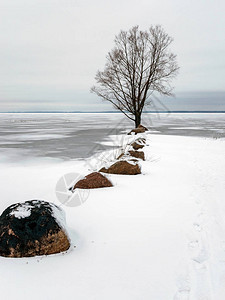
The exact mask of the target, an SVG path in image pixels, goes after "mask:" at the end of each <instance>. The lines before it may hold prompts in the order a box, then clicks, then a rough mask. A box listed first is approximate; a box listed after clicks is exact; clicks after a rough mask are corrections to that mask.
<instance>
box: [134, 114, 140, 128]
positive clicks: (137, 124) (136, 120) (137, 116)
mask: <svg viewBox="0 0 225 300" xmlns="http://www.w3.org/2000/svg"><path fill="white" fill-rule="evenodd" d="M140 124H141V115H139V114H136V115H135V127H136V128H137V127H138V126H139V125H140Z"/></svg>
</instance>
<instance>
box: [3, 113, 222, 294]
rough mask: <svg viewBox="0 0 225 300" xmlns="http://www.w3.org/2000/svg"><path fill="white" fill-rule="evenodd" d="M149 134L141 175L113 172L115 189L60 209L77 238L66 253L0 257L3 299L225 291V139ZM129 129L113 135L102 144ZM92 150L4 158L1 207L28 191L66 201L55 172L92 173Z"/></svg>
mask: <svg viewBox="0 0 225 300" xmlns="http://www.w3.org/2000/svg"><path fill="white" fill-rule="evenodd" d="M221 120H222V118H221V117H220V121H221ZM188 126H189V125H188ZM188 126H187V127H188ZM146 136H147V139H148V144H149V146H146V147H145V148H144V152H145V155H146V158H147V160H146V161H144V162H141V166H142V173H143V174H141V175H136V176H125V175H120V176H119V175H110V176H109V178H110V180H111V181H112V182H113V184H114V187H112V188H105V189H99V190H91V191H90V194H89V196H88V199H87V201H86V202H85V203H84V204H82V205H81V206H78V207H66V206H64V207H63V208H64V210H65V212H66V217H67V225H68V227H69V229H70V236H71V239H72V243H73V246H72V247H71V250H70V251H69V252H68V253H66V254H58V255H52V256H49V257H36V258H29V259H28V258H24V259H7V258H2V257H1V258H0V265H1V267H0V278H1V283H0V287H1V299H4V300H5V299H7V300H11V299H15V298H16V299H25V300H26V299H35V300H36V299H38V300H39V299H46V300H58V299H79V300H94V299H95V300H105V299H107V300H111V299H113V300H114V299H123V300H125V299H126V300H140V299H141V300H142V299H143V300H145V299H146V300H148V299H151V300H167V299H168V300H223V299H224V298H225V218H224V215H225V202H224V201H223V200H224V199H223V198H224V192H225V187H224V185H225V171H224V170H225V160H224V155H225V139H223V138H219V136H217V138H208V137H191V136H180V135H162V134H153V132H152V133H151V132H150V133H148V134H147V135H146ZM123 137H124V135H119V136H118V135H117V136H115V134H114V135H113V136H108V138H107V139H106V138H105V141H104V143H103V144H107V145H110V144H111V145H115V144H119V143H120V141H121V140H122V138H123ZM112 151H116V150H112ZM114 153H116V152H114ZM96 158H97V155H96V156H95V160H93V161H95V163H94V164H93V161H89V160H86V159H85V160H79V161H76V160H68V161H65V160H60V159H48V160H46V159H45V160H44V159H42V158H36V159H27V160H21V161H14V162H13V163H9V162H7V163H5V162H2V163H1V165H0V167H1V173H0V182H1V191H0V194H1V201H0V210H1V211H3V210H4V209H5V208H6V207H7V206H8V205H10V204H12V203H16V202H19V201H25V200H29V199H43V200H47V201H51V202H54V203H55V204H58V205H61V203H60V202H58V201H57V198H56V195H55V186H56V182H57V181H58V179H59V178H60V177H61V176H62V175H64V174H67V173H71V172H77V173H81V174H84V175H86V174H88V173H89V172H90V167H91V166H96V163H97V162H96Z"/></svg>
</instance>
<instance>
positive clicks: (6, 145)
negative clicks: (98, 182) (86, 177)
mask: <svg viewBox="0 0 225 300" xmlns="http://www.w3.org/2000/svg"><path fill="white" fill-rule="evenodd" d="M143 124H144V125H146V126H147V127H148V128H150V129H151V133H152V134H164V135H181V136H200V137H207V138H221V137H225V114H222V113H221V114H209V113H208V114H207V113H203V114H166V113H163V114H145V115H144V117H143ZM132 126H133V124H132V122H131V121H130V120H128V119H127V118H126V117H124V116H123V115H122V114H113V113H36V114H35V113H33V114H32V113H23V114H21V113H19V114H16V113H7V114H0V128H1V130H0V154H1V158H0V161H4V160H5V159H6V158H7V159H8V160H10V161H11V162H13V161H18V160H20V159H27V158H29V157H51V158H58V159H65V160H68V159H79V158H80V159H82V158H86V157H89V156H91V155H92V154H94V153H96V152H98V151H99V152H100V151H102V150H105V149H106V148H110V147H112V146H108V145H104V149H102V147H103V146H102V144H101V142H104V141H107V139H108V137H109V136H110V135H117V134H120V133H122V132H124V131H128V130H129V129H130V128H132ZM106 144H107V143H106Z"/></svg>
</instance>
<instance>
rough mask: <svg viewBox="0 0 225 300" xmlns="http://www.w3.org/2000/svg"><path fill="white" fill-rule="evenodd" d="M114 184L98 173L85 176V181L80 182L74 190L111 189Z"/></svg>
mask: <svg viewBox="0 0 225 300" xmlns="http://www.w3.org/2000/svg"><path fill="white" fill-rule="evenodd" d="M111 186H113V185H112V183H111V182H110V181H109V180H108V179H107V178H106V177H105V176H103V175H102V174H100V173H98V172H93V173H91V174H88V175H87V176H85V178H84V179H81V180H79V181H78V182H77V183H76V184H75V186H74V189H76V188H79V189H98V188H103V187H111Z"/></svg>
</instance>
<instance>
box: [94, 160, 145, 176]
mask: <svg viewBox="0 0 225 300" xmlns="http://www.w3.org/2000/svg"><path fill="white" fill-rule="evenodd" d="M99 172H103V173H110V174H122V175H137V174H141V169H140V167H139V165H138V164H130V163H128V162H127V161H125V160H121V161H118V162H116V163H114V164H113V165H111V166H110V167H109V168H102V169H101V170H100V171H99Z"/></svg>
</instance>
